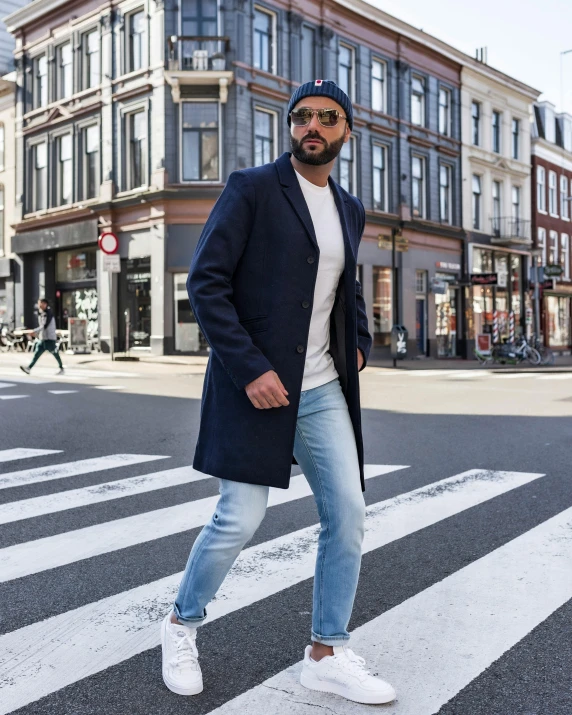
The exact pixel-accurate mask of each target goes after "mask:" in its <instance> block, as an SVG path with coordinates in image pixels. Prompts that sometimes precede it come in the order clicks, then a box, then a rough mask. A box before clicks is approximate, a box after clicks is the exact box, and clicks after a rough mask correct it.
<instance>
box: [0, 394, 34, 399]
mask: <svg viewBox="0 0 572 715" xmlns="http://www.w3.org/2000/svg"><path fill="white" fill-rule="evenodd" d="M23 397H30V395H0V400H21V399H22V398H23Z"/></svg>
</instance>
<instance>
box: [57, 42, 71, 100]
mask: <svg viewBox="0 0 572 715" xmlns="http://www.w3.org/2000/svg"><path fill="white" fill-rule="evenodd" d="M57 58H58V79H57V88H58V90H57V94H58V99H67V98H68V97H71V95H72V94H73V63H72V47H71V42H66V44H65V45H60V47H58V49H57Z"/></svg>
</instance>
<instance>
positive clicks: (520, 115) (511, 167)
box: [462, 62, 539, 348]
mask: <svg viewBox="0 0 572 715" xmlns="http://www.w3.org/2000/svg"><path fill="white" fill-rule="evenodd" d="M538 94H539V93H538V92H537V91H536V90H534V89H532V88H531V87H528V86H527V85H524V84H522V83H521V82H518V81H517V80H514V79H512V78H511V77H507V76H506V75H503V74H501V73H500V72H497V71H496V70H494V69H492V68H490V67H488V66H487V65H486V64H483V63H480V62H476V63H475V64H474V65H473V66H471V67H469V66H465V67H464V68H463V71H462V122H463V187H464V188H463V225H464V228H465V230H466V232H467V279H468V280H467V282H468V283H469V284H470V285H468V287H467V288H466V295H467V299H466V326H467V341H468V344H469V347H470V348H472V346H474V344H475V340H476V339H477V336H478V335H479V334H483V333H484V334H490V335H492V333H493V321H494V318H495V315H496V318H497V325H498V339H499V340H501V341H502V340H508V339H509V336H510V330H509V327H510V314H511V312H512V313H513V315H514V324H515V333H516V336H518V335H519V334H525V333H527V332H528V334H530V332H531V329H532V302H531V295H530V292H529V290H528V275H529V267H530V262H531V261H530V258H531V254H530V249H531V247H532V234H531V201H530V186H531V169H530V147H531V137H530V116H531V109H532V102H533V101H534V100H535V99H537V98H538ZM471 276H473V278H471ZM487 276H488V277H487ZM487 281H490V282H487ZM471 283H474V285H473V284H471Z"/></svg>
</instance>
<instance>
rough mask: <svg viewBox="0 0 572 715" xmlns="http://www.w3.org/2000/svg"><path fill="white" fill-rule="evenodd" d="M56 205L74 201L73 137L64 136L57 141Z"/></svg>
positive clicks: (69, 135)
mask: <svg viewBox="0 0 572 715" xmlns="http://www.w3.org/2000/svg"><path fill="white" fill-rule="evenodd" d="M56 146H57V152H58V153H57V158H58V160H57V182H56V205H57V206H63V205H64V204H71V203H72V201H73V155H72V135H71V134H64V135H63V136H61V137H58V139H57V144H56Z"/></svg>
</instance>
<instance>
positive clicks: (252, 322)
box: [238, 315, 268, 335]
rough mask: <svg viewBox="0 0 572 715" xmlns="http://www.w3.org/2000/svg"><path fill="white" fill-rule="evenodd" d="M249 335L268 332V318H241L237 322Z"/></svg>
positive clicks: (265, 316)
mask: <svg viewBox="0 0 572 715" xmlns="http://www.w3.org/2000/svg"><path fill="white" fill-rule="evenodd" d="M238 322H239V323H240V324H241V325H242V327H243V328H244V329H245V330H246V332H247V333H248V334H249V335H252V334H253V333H262V332H264V331H265V330H268V316H267V315H259V316H256V317H254V318H242V319H240V320H239V321H238Z"/></svg>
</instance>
